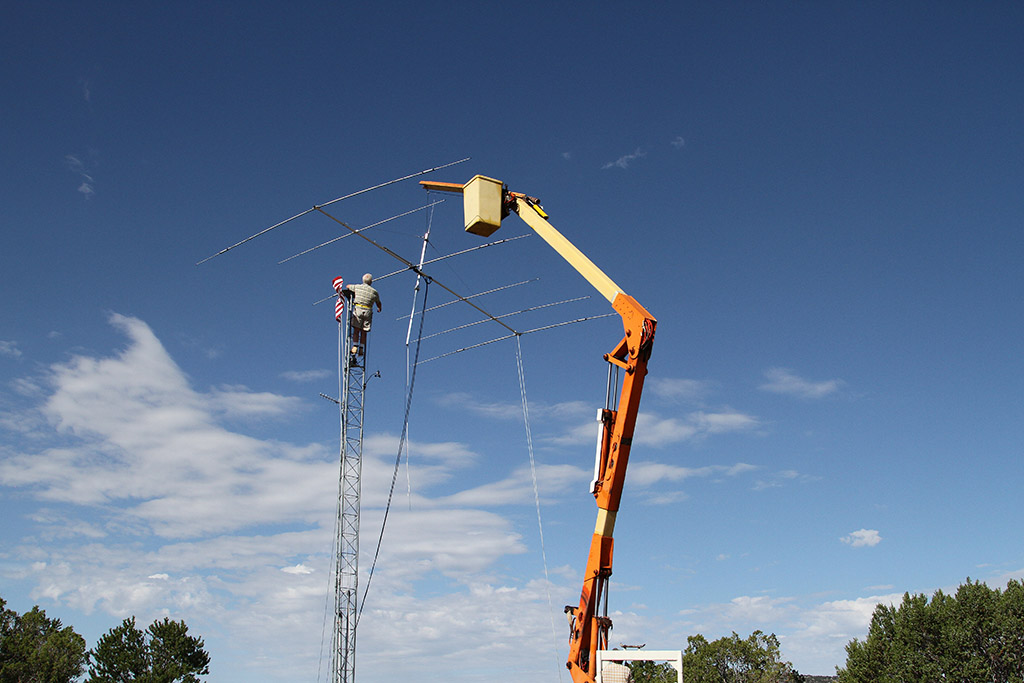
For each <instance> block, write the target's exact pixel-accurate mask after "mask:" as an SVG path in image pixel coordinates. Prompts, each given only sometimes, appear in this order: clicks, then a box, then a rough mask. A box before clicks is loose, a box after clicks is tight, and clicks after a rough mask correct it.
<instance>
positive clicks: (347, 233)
mask: <svg viewBox="0 0 1024 683" xmlns="http://www.w3.org/2000/svg"><path fill="white" fill-rule="evenodd" d="M443 203H444V200H443V199H439V200H438V201H436V202H432V203H430V204H427V205H425V206H420V207H417V208H415V209H412V210H410V211H406V212H405V213H400V214H398V215H397V216H392V217H391V218H385V219H384V220H382V221H377V222H376V223H371V224H370V225H367V226H366V227H365V228H359V229H358V230H356V232H355V233H351V232H346V233H345V234H344V235H339V236H338V237H335V238H334V239H330V240H327V241H326V242H324V243H323V244H318V245H316V246H315V247H310V248H309V249H306V250H305V251H300V252H299V253H298V254H294V255H292V256H289V257H288V258H286V259H281V260H280V261H278V262H277V265H281V264H282V263H285V262H287V261H291V260H292V259H293V258H298V257H300V256H303V255H305V254H308V253H309V252H311V251H316V250H317V249H319V248H320V247H326V246H327V245H328V244H334V243H335V242H337V241H338V240H343V239H345V238H346V237H351V236H352V235H353V234H358V233H360V232H362V231H363V230H369V229H370V228H376V227H377V226H378V225H384V224H385V223H388V222H390V221H393V220H395V219H398V218H403V217H405V216H408V215H409V214H412V213H416V212H417V211H422V210H423V209H429V208H430V207H432V206H437V205H438V204H443ZM399 272H404V271H399ZM377 279H378V280H379V279H380V278H377Z"/></svg>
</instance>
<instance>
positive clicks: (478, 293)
mask: <svg viewBox="0 0 1024 683" xmlns="http://www.w3.org/2000/svg"><path fill="white" fill-rule="evenodd" d="M539 279H540V278H539V277H535V278H531V279H529V280H523V281H522V282H513V283H512V284H510V285H504V286H502V287H495V288H494V289H488V290H487V291H486V292H477V293H476V294H470V295H468V296H467V297H466V298H467V299H475V298H476V297H478V296H484V295H485V294H494V293H495V292H500V291H501V290H503V289H511V288H512V287H519V286H521V285H525V284H529V283H531V282H536V281H537V280H539ZM335 296H337V294H335ZM330 298H332V297H327V299H330ZM327 299H324V301H327ZM457 303H459V300H458V299H453V300H452V301H446V302H445V303H443V304H438V305H437V306H431V307H430V308H427V309H424V310H422V311H420V314H422V313H429V312H430V311H436V310H437V309H439V308H444V307H445V306H451V305H452V304H457ZM413 315H419V314H413ZM408 317H409V316H407V315H403V316H402V317H401V318H395V320H405V319H406V318H408Z"/></svg>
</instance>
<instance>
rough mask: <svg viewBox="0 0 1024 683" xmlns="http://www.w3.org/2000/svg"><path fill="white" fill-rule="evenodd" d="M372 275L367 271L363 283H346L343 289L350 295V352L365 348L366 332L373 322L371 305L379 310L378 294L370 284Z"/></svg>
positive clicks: (353, 352) (362, 351)
mask: <svg viewBox="0 0 1024 683" xmlns="http://www.w3.org/2000/svg"><path fill="white" fill-rule="evenodd" d="M372 282H373V276H372V275H370V274H369V273H367V274H366V275H364V276H363V284H361V285H347V286H346V287H345V289H347V290H348V291H349V292H351V293H352V294H351V296H352V354H353V355H357V354H362V353H364V352H365V350H366V333H367V332H369V331H370V326H371V325H372V324H373V306H374V304H376V305H377V312H378V313H379V312H380V310H381V305H380V295H379V294H378V293H377V290H376V289H374V288H373V287H371V286H370V284H371V283H372Z"/></svg>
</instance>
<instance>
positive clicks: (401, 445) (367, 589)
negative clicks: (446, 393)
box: [356, 278, 431, 628]
mask: <svg viewBox="0 0 1024 683" xmlns="http://www.w3.org/2000/svg"><path fill="white" fill-rule="evenodd" d="M424 282H425V283H426V286H425V287H424V288H423V305H424V307H425V306H426V304H427V295H428V294H429V293H430V283H431V279H430V278H424ZM425 318H426V316H420V327H419V334H418V335H417V339H416V354H415V356H414V358H413V364H412V375H411V376H410V378H409V391H408V392H407V394H406V398H405V419H404V420H403V423H402V435H401V436H400V437H399V440H398V455H397V456H396V457H395V471H394V473H393V474H392V475H391V490H390V491H388V502H387V505H385V506H384V519H382V520H381V523H380V535H379V536H378V537H377V548H376V549H375V550H374V551H373V562H371V563H370V571H369V573H368V574H367V576H366V587H365V588H364V589H363V599H362V600H361V601H360V602H359V612H358V614H356V627H357V628H358V626H359V620H360V619H361V618H362V616H363V608H364V607H366V595H367V593H369V592H370V582H371V581H373V570H374V569H375V568H376V567H377V558H378V557H380V546H381V543H382V542H383V541H384V528H385V527H386V526H387V523H388V514H389V513H390V512H391V500H392V498H394V495H395V482H397V481H398V471H399V469H401V466H402V450H403V448H404V446H405V443H406V439H407V438H408V434H409V412H410V410H411V409H412V391H413V387H415V386H416V367H417V365H418V362H417V360H418V359H419V356H420V339H419V337H420V336H422V335H423V320H424V319H425Z"/></svg>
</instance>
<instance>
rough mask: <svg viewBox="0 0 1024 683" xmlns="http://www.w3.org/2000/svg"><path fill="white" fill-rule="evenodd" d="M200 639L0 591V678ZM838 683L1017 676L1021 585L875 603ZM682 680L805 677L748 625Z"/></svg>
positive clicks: (70, 668)
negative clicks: (82, 619)
mask: <svg viewBox="0 0 1024 683" xmlns="http://www.w3.org/2000/svg"><path fill="white" fill-rule="evenodd" d="M209 665H210V656H209V654H208V653H207V652H206V650H205V646H204V643H203V639H202V638H199V637H196V636H191V635H189V633H188V626H186V625H185V622H183V621H171V620H170V619H168V618H166V617H165V618H164V619H163V620H157V621H154V622H153V623H152V624H150V625H149V626H148V627H147V628H146V629H145V630H140V629H139V628H138V627H137V626H136V624H135V618H134V617H132V618H130V619H125V620H124V621H123V622H122V623H121V625H120V626H117V627H115V628H112V629H110V631H108V632H107V633H106V634H105V635H103V636H102V637H101V638H100V639H99V641H98V642H97V643H96V647H94V648H92V649H91V650H86V647H85V639H84V638H82V636H80V635H79V634H77V633H75V631H74V629H72V628H71V627H70V626H64V625H63V624H61V621H60V619H50V618H48V617H47V616H46V613H45V612H44V611H43V610H41V609H39V607H33V608H32V609H31V610H29V611H28V612H26V613H25V614H20V615H19V614H18V613H17V612H14V611H13V610H9V609H7V603H6V602H5V601H4V600H3V598H0V683H70V681H73V680H75V679H77V678H79V677H80V676H81V675H82V674H83V673H85V672H86V670H88V678H87V679H86V683H129V682H132V681H134V682H136V683H178V682H180V683H199V681H200V679H199V676H205V675H207V674H208V673H209ZM629 667H630V669H631V676H632V679H633V683H673V682H674V681H675V670H674V669H673V668H672V667H671V666H670V665H668V664H663V663H662V664H659V663H655V662H645V661H637V662H631V663H630V664H629ZM836 673H837V680H838V682H839V683H903V682H912V681H913V682H921V683H926V682H931V681H949V682H950V683H1024V583H1022V582H1021V581H1015V580H1011V581H1010V582H1009V583H1007V585H1006V588H1005V590H1001V589H998V588H995V589H993V588H989V587H988V586H987V585H985V584H984V583H981V582H978V581H971V579H970V578H968V579H967V582H966V583H964V584H963V585H961V586H960V587H959V588H958V589H957V590H956V592H955V593H954V594H950V595H947V594H946V593H943V592H942V591H936V592H935V594H934V595H933V596H932V597H931V599H929V598H928V597H927V596H926V595H924V594H917V595H911V594H910V593H905V594H904V595H903V601H902V603H900V605H899V606H898V607H896V606H893V605H886V604H880V605H878V606H876V607H875V611H874V613H873V614H872V617H871V624H870V626H869V627H868V634H867V637H865V638H864V640H859V639H857V638H854V639H853V640H852V641H850V642H849V643H848V644H847V646H846V663H845V666H843V667H836ZM683 677H684V681H685V683H804V681H808V682H809V681H810V680H812V679H818V678H819V677H817V676H815V677H805V676H803V675H801V674H800V673H799V672H798V671H796V670H795V669H794V668H793V665H792V664H791V663H790V662H788V661H785V660H783V658H782V655H781V652H780V650H779V639H778V638H777V637H776V636H775V634H774V633H772V634H767V635H766V634H764V633H763V632H761V631H754V632H753V633H752V634H751V635H750V636H749V637H747V638H741V637H740V636H739V635H738V634H737V633H735V632H733V634H732V635H731V636H726V637H724V638H719V639H717V640H713V641H708V640H707V639H706V638H705V637H704V636H702V635H699V634H698V635H694V636H690V637H689V638H688V639H687V646H686V650H685V652H684V653H683Z"/></svg>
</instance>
